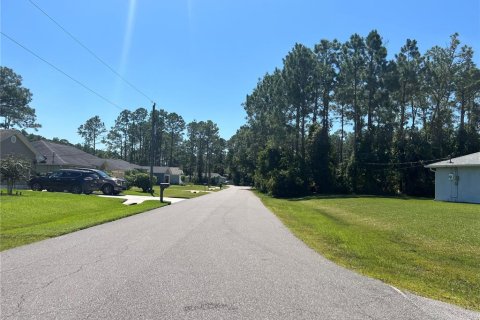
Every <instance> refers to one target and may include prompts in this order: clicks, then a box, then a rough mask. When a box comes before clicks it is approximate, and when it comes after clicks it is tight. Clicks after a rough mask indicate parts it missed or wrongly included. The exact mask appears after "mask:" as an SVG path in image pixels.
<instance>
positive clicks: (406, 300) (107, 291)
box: [0, 187, 480, 320]
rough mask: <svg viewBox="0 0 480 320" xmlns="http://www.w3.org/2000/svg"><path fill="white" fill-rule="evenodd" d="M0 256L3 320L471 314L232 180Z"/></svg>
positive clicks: (465, 316) (471, 316) (478, 316)
mask: <svg viewBox="0 0 480 320" xmlns="http://www.w3.org/2000/svg"><path fill="white" fill-rule="evenodd" d="M0 258H1V318H2V319H389V320H391V319H435V320H441V319H480V314H478V313H473V312H470V311H466V310H463V309H460V308H457V307H454V306H451V305H448V304H444V303H441V302H436V301H433V300H429V299H425V298H420V297H417V296H415V295H411V294H408V293H402V292H400V291H397V290H396V289H394V288H392V287H390V286H388V285H386V284H384V283H382V282H380V281H377V280H373V279H369V278H366V277H363V276H360V275H358V274H356V273H354V272H351V271H348V270H346V269H344V268H341V267H338V266H337V265H335V264H333V263H331V262H329V261H328V260H326V259H324V258H323V257H321V256H320V255H318V254H317V253H315V252H314V251H312V250H310V249H309V248H307V247H306V246H305V245H304V244H303V243H302V242H301V241H299V240H298V239H296V238H295V237H294V236H292V235H291V234H290V233H289V231H288V230H287V229H286V228H285V227H284V226H283V225H282V224H281V223H280V222H279V220H277V218H276V217H275V216H274V215H273V214H271V213H270V212H269V211H268V210H267V209H266V208H265V207H264V206H263V205H262V204H261V202H260V201H259V200H258V199H257V198H256V197H255V196H254V195H253V194H252V193H251V192H250V191H248V190H244V189H242V188H236V187H232V188H229V189H227V190H225V191H221V192H218V193H213V194H209V195H206V196H203V197H200V198H196V199H192V200H188V201H183V202H180V203H177V204H174V205H171V206H168V207H164V208H161V209H157V210H154V211H151V212H148V213H144V214H140V215H136V216H132V217H129V218H126V219H122V220H119V221H116V222H112V223H108V224H104V225H100V226H97V227H93V228H90V229H86V230H83V231H80V232H76V233H72V234H69V235H66V236H62V237H58V238H55V239H50V240H46V241H42V242H38V243H35V244H32V245H28V246H24V247H20V248H16V249H12V250H8V251H4V252H2V253H1V255H0Z"/></svg>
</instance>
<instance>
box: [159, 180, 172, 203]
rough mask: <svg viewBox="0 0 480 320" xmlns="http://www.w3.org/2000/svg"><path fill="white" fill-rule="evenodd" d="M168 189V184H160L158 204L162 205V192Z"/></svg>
mask: <svg viewBox="0 0 480 320" xmlns="http://www.w3.org/2000/svg"><path fill="white" fill-rule="evenodd" d="M168 187H170V183H167V182H162V183H160V202H161V203H163V190H165V189H167V188H168Z"/></svg>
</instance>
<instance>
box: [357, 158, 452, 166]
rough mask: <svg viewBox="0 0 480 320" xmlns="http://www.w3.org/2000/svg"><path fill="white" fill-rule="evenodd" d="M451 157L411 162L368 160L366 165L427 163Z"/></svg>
mask: <svg viewBox="0 0 480 320" xmlns="http://www.w3.org/2000/svg"><path fill="white" fill-rule="evenodd" d="M448 159H450V157H447V158H438V159H431V160H418V161H409V162H396V163H389V162H366V163H365V164H366V165H370V166H396V165H404V164H410V165H414V164H422V165H423V164H425V163H426V162H435V161H442V160H448Z"/></svg>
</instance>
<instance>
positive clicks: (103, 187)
mask: <svg viewBox="0 0 480 320" xmlns="http://www.w3.org/2000/svg"><path fill="white" fill-rule="evenodd" d="M79 170H85V171H89V172H91V173H94V174H96V175H98V176H99V179H98V181H97V190H100V191H102V192H103V194H109V195H110V194H119V193H120V192H122V191H123V190H127V183H126V181H125V180H123V179H119V178H114V177H110V176H109V175H108V174H106V173H105V172H103V171H101V170H97V169H88V168H81V169H79Z"/></svg>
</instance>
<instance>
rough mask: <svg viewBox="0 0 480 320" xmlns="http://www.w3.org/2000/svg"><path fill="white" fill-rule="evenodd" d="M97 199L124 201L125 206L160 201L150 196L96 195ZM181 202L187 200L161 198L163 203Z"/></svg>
mask: <svg viewBox="0 0 480 320" xmlns="http://www.w3.org/2000/svg"><path fill="white" fill-rule="evenodd" d="M98 196H99V197H104V198H116V199H125V202H123V204H125V205H132V204H140V203H143V202H144V201H152V200H153V201H160V196H158V197H152V196H132V195H123V196H106V195H98ZM183 200H187V199H182V198H167V197H163V201H165V202H170V203H177V202H180V201H183Z"/></svg>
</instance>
